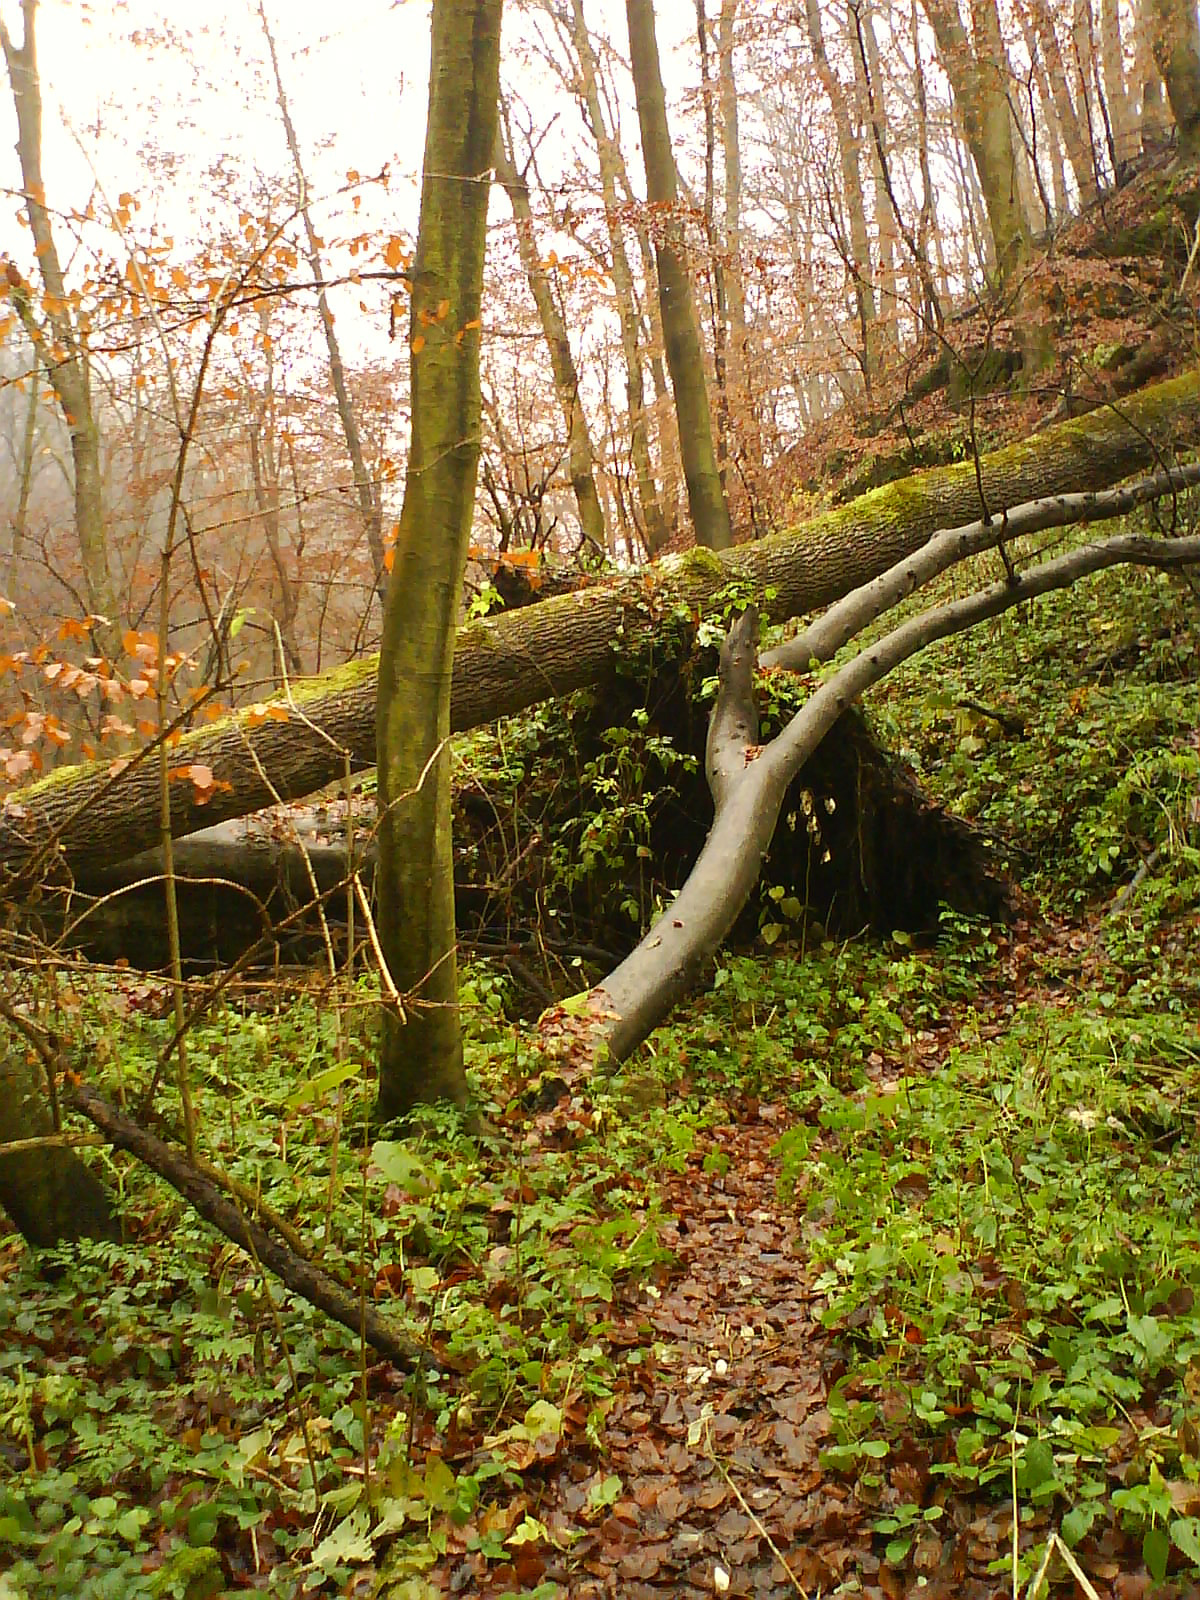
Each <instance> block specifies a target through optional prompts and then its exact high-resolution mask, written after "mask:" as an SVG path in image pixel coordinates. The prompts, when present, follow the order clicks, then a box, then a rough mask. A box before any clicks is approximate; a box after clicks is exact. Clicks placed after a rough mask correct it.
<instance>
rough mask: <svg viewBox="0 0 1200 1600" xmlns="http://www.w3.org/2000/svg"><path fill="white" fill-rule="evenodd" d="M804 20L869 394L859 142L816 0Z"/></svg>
mask: <svg viewBox="0 0 1200 1600" xmlns="http://www.w3.org/2000/svg"><path fill="white" fill-rule="evenodd" d="M805 18H806V21H807V25H808V42H809V45H810V46H811V48H812V53H813V63H814V65H815V66H816V69H817V76H818V77H819V78H820V80H821V87H822V88H823V89H824V91H825V94H826V96H827V98H828V100H829V104H830V107H831V109H832V111H833V125H834V129H835V130H836V133H837V143H838V161H839V164H840V166H841V173H842V203H843V204H844V205H845V207H846V221H847V226H848V232H849V237H848V239H847V241H846V243H848V245H849V250H848V251H847V252H845V254H846V257H847V259H846V261H845V267H846V271H847V273H848V275H849V278H850V289H851V293H852V294H853V295H854V304H855V307H856V309H857V313H858V330H859V337H860V338H861V340H862V367H863V378H864V379H865V382H866V386H867V393H868V394H870V392H871V385H872V383H873V382H874V380H875V376H876V374H877V372H878V371H879V352H878V349H877V343H878V330H877V328H876V324H875V314H876V307H875V286H874V282H873V279H872V274H871V246H870V238H869V235H868V233H867V209H866V204H865V202H864V200H863V187H862V168H861V166H860V161H859V156H860V151H859V141H858V136H857V134H856V133H855V131H854V127H853V124H852V123H851V120H850V106H849V101H848V96H847V91H846V87H845V85H844V84H843V83H842V81H841V79H840V78H839V77H838V76H837V74H836V73H835V72H834V71H833V68H832V67H831V66H830V64H829V54H828V52H827V51H826V49H825V35H824V32H823V31H822V26H821V7H820V4H819V0H805Z"/></svg>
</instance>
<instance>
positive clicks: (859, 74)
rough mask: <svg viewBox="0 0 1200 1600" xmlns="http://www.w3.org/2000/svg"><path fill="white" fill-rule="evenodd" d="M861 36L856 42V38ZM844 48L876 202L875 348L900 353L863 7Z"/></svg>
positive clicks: (873, 45) (874, 52) (871, 53)
mask: <svg viewBox="0 0 1200 1600" xmlns="http://www.w3.org/2000/svg"><path fill="white" fill-rule="evenodd" d="M860 27H861V30H862V38H861V40H860V39H859V37H858V33H859V28H860ZM846 29H847V32H846V45H847V48H848V49H849V51H850V54H851V57H852V58H853V61H854V66H855V74H854V76H855V84H856V88H857V91H858V101H859V105H858V116H859V123H860V125H861V126H862V127H864V128H869V129H870V130H871V134H870V144H871V178H872V187H873V189H874V196H875V206H874V209H875V232H876V236H877V238H878V240H879V276H878V287H879V297H878V301H877V304H876V308H875V311H876V316H877V317H878V319H879V342H880V348H881V349H882V350H886V351H891V352H893V353H894V352H896V351H898V350H899V349H900V297H899V294H898V292H897V278H896V252H897V245H898V238H899V234H898V224H899V220H900V219H899V207H898V206H895V205H894V204H893V195H892V189H891V172H890V169H889V167H888V125H887V109H886V106H885V104H884V98H883V71H882V69H881V65H880V60H879V41H878V39H877V38H876V36H875V11H874V7H873V6H872V5H870V4H869V3H868V4H863V5H862V6H861V7H860V9H859V11H858V13H857V16H856V15H855V14H854V13H853V12H852V11H851V10H850V9H847V12H846Z"/></svg>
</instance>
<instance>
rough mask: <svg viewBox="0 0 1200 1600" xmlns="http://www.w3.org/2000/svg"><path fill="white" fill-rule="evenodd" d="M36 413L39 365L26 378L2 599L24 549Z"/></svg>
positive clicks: (12, 583)
mask: <svg viewBox="0 0 1200 1600" xmlns="http://www.w3.org/2000/svg"><path fill="white" fill-rule="evenodd" d="M37 416H38V366H37V357H36V355H35V356H34V367H33V371H32V373H31V374H30V378H29V399H28V401H27V403H26V406H25V426H24V427H23V428H22V429H21V450H20V455H19V457H18V460H17V478H18V481H17V503H16V506H15V507H14V508H13V511H12V515H11V516H10V518H9V529H10V543H9V547H8V575H7V580H6V581H7V585H8V591H7V594H6V595H5V597H4V598H5V599H7V600H11V599H12V597H13V595H14V594H15V593H16V588H17V578H18V576H19V574H20V570H21V559H22V557H23V555H24V553H25V536H26V534H27V533H28V531H29V497H30V495H31V494H32V492H33V452H34V446H35V445H36V444H37Z"/></svg>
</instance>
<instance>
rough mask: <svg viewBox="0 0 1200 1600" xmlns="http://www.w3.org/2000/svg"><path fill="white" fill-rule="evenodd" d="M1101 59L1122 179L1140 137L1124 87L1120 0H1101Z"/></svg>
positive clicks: (1105, 95) (1118, 171)
mask: <svg viewBox="0 0 1200 1600" xmlns="http://www.w3.org/2000/svg"><path fill="white" fill-rule="evenodd" d="M1100 60H1101V64H1102V66H1103V69H1104V98H1105V100H1106V101H1107V102H1108V120H1109V122H1110V124H1111V126H1112V136H1113V150H1114V156H1115V159H1116V166H1117V171H1116V173H1115V176H1116V177H1117V178H1118V179H1119V178H1120V177H1121V173H1122V170H1123V169H1124V167H1125V166H1126V165H1127V163H1128V162H1130V161H1132V160H1133V158H1134V156H1135V155H1136V153H1137V151H1136V140H1137V136H1136V134H1135V132H1134V127H1133V117H1132V115H1131V110H1132V108H1131V106H1130V104H1129V93H1128V90H1127V89H1126V87H1125V50H1124V46H1123V44H1122V42H1121V12H1120V6H1119V4H1118V0H1100Z"/></svg>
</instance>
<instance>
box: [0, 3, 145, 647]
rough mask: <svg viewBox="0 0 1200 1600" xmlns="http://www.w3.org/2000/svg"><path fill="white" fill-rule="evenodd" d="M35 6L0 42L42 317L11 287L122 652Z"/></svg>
mask: <svg viewBox="0 0 1200 1600" xmlns="http://www.w3.org/2000/svg"><path fill="white" fill-rule="evenodd" d="M36 11H37V0H21V16H22V21H23V37H22V40H21V44H20V45H19V46H18V45H16V44H14V42H13V40H12V37H11V36H10V34H9V32H8V29H7V28H6V27H5V25H4V23H3V21H2V20H0V46H2V47H3V50H4V59H5V62H6V64H7V66H8V77H9V82H10V84H11V85H12V94H13V104H14V106H15V108H16V114H17V154H18V156H19V158H20V162H21V181H22V184H23V186H24V190H25V214H26V216H27V217H28V218H29V226H30V231H31V232H32V234H33V244H34V250H35V251H36V254H37V260H38V270H39V272H40V273H41V278H42V283H43V286H44V288H45V294H44V295H43V297H42V317H41V318H39V316H38V314H37V311H36V310H35V308H34V303H33V298H32V295H31V294H30V291H29V287H28V286H27V285H26V284H25V283H24V282H23V280H22V278H21V274H20V272H19V271H18V269H17V268H16V266H15V265H13V264H12V263H11V262H10V263H9V264H8V267H7V280H8V290H9V293H10V295H11V298H12V301H13V305H14V307H15V308H16V311H17V314H18V316H19V317H20V319H21V323H22V325H23V327H24V329H25V332H26V334H27V335H28V337H29V339H30V341H31V343H32V344H33V347H34V351H35V353H36V355H37V358H38V361H39V363H40V364H41V365H42V366H44V367H45V369H46V375H47V377H48V378H49V380H50V385H51V387H52V388H53V390H54V395H55V398H56V400H57V401H58V404H59V408H60V409H61V411H62V414H63V418H64V420H65V422H66V425H67V432H68V434H69V436H70V440H71V460H72V464H73V467H74V485H73V488H74V496H75V532H76V536H77V538H78V540H79V551H80V556H81V558H82V564H83V581H84V589H85V591H86V593H87V602H88V606H89V608H90V610H91V612H92V614H93V616H95V617H98V618H100V619H102V620H100V621H97V622H95V623H94V624H93V631H94V633H95V637H96V640H97V642H98V643H99V645H100V647H101V649H102V651H103V652H104V653H105V654H106V655H108V656H110V657H112V658H115V657H116V655H117V653H118V650H119V648H120V639H121V631H120V629H119V628H118V627H117V626H116V616H117V603H116V596H115V594H114V591H113V585H112V575H111V570H110V567H109V560H108V540H107V533H106V529H105V523H104V493H103V477H102V473H101V467H100V429H99V427H98V426H97V423H96V415H95V410H94V408H93V406H92V394H91V377H90V373H89V370H88V357H87V348H86V344H85V341H84V338H83V335H82V333H81V332H80V331H79V329H77V327H76V325H75V323H74V322H73V321H72V319H71V315H70V309H69V308H70V306H71V303H72V302H71V299H70V297H69V295H68V293H67V288H66V282H65V279H64V277H63V271H62V265H61V263H60V261H59V256H58V246H57V244H56V243H55V239H54V231H53V229H52V227H51V225H50V211H49V208H48V206H47V204H46V188H45V184H44V182H43V179H42V89H41V81H40V79H39V76H38V65H37V43H36V39H35V34H34V17H35V14H36Z"/></svg>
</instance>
